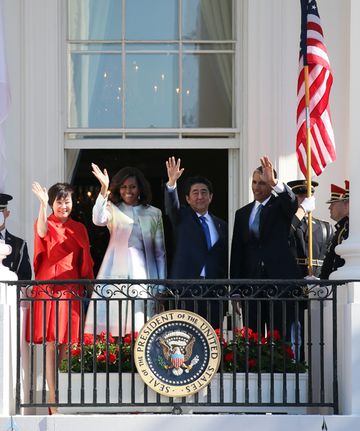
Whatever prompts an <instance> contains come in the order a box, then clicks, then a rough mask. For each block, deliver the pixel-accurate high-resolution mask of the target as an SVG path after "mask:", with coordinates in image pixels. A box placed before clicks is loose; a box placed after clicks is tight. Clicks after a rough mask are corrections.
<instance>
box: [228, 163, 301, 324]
mask: <svg viewBox="0 0 360 431" xmlns="http://www.w3.org/2000/svg"><path fill="white" fill-rule="evenodd" d="M260 160H261V166H259V167H258V168H257V169H256V170H255V171H254V172H253V178H252V191H253V194H254V199H255V200H254V201H253V202H251V203H250V204H248V205H245V206H244V207H242V208H240V209H239V210H237V211H236V215H235V224H234V232H233V238H232V246H231V263H230V276H231V278H239V279H240V278H249V279H292V278H299V271H298V268H297V265H296V261H295V258H294V256H293V255H292V253H291V250H290V246H289V230H290V225H291V220H292V217H293V215H294V214H295V212H296V210H297V207H298V204H297V200H296V196H295V195H294V193H293V192H292V191H291V189H290V188H289V187H288V186H287V185H285V184H284V183H281V182H280V181H278V180H277V178H276V172H275V170H274V169H273V166H272V163H271V161H270V160H269V158H268V157H267V156H264V157H262V158H261V159H260ZM263 296H266V293H264V294H258V295H257V296H255V297H263ZM266 302H267V301H266ZM260 303H261V304H260ZM263 304H265V302H261V301H253V300H250V301H249V313H248V314H247V315H244V316H243V321H244V324H246V323H247V322H248V325H249V326H250V327H251V328H252V329H254V330H260V329H262V330H263V328H264V324H265V323H267V327H268V329H269V328H270V329H271V325H270V316H269V310H268V307H265V306H264V305H263ZM260 305H262V307H261V328H258V325H257V323H258V322H257V311H258V306H260ZM289 314H290V310H289V311H288V313H287V319H288V320H289V319H290V320H291V318H292V316H289ZM281 316H282V313H281V306H280V304H279V301H275V302H274V316H273V317H274V328H275V329H278V330H281V328H282V318H281ZM269 325H270V326H269Z"/></svg>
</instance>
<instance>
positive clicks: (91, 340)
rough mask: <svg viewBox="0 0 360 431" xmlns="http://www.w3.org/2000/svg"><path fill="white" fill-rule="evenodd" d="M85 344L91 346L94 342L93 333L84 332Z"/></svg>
mask: <svg viewBox="0 0 360 431" xmlns="http://www.w3.org/2000/svg"><path fill="white" fill-rule="evenodd" d="M84 344H85V346H90V345H91V344H94V336H93V334H84Z"/></svg>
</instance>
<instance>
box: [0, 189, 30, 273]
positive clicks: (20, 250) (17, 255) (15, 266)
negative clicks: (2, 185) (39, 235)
mask: <svg viewBox="0 0 360 431" xmlns="http://www.w3.org/2000/svg"><path fill="white" fill-rule="evenodd" d="M11 199H12V196H10V195H7V194H5V193H0V240H3V241H5V243H6V244H9V245H11V247H12V252H11V254H10V255H9V256H7V257H6V259H4V260H3V264H4V265H5V266H7V267H8V268H10V270H11V271H13V272H15V273H16V274H17V276H18V279H19V280H31V265H30V259H29V253H28V249H27V245H26V242H25V241H24V240H23V239H21V238H18V237H17V236H15V235H12V234H11V233H10V232H8V231H7V230H6V228H5V223H6V219H7V218H8V217H9V215H10V211H9V210H8V209H7V204H8V202H9V201H11Z"/></svg>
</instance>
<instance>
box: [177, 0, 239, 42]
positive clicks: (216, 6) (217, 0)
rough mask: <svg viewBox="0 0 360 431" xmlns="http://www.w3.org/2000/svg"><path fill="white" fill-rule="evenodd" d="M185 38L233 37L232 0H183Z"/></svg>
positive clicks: (218, 38) (227, 38)
mask: <svg viewBox="0 0 360 431" xmlns="http://www.w3.org/2000/svg"><path fill="white" fill-rule="evenodd" d="M182 23H183V24H182V26H183V30H182V31H183V38H184V39H192V40H231V39H232V0H183V10H182Z"/></svg>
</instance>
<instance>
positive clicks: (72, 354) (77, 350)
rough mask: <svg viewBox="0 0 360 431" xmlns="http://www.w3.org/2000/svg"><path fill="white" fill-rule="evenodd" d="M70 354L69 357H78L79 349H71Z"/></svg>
mask: <svg viewBox="0 0 360 431" xmlns="http://www.w3.org/2000/svg"><path fill="white" fill-rule="evenodd" d="M70 353H71V356H80V355H81V349H79V348H77V349H72V350H71V352H70Z"/></svg>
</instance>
